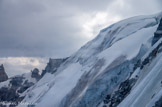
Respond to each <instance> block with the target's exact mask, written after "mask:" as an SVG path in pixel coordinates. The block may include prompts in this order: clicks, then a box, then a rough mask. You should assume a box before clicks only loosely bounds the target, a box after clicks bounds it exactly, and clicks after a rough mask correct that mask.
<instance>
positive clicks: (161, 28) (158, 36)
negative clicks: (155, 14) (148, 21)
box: [152, 19, 162, 45]
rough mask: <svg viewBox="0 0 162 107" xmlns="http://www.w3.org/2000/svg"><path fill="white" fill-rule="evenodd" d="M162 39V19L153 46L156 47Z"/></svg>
mask: <svg viewBox="0 0 162 107" xmlns="http://www.w3.org/2000/svg"><path fill="white" fill-rule="evenodd" d="M160 38H162V19H161V20H160V24H159V26H158V28H157V31H156V32H155V34H154V38H153V41H152V45H154V44H155V43H156V42H157V41H158V40H159V39H160Z"/></svg>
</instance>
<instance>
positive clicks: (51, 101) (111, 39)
mask: <svg viewBox="0 0 162 107" xmlns="http://www.w3.org/2000/svg"><path fill="white" fill-rule="evenodd" d="M161 16H162V13H160V14H156V15H152V16H139V17H134V18H129V19H126V20H123V21H120V22H118V23H116V24H113V25H111V26H109V27H107V28H105V29H103V30H101V32H100V33H99V34H98V36H97V37H96V38H94V39H93V40H92V41H90V42H88V43H87V44H86V45H84V46H83V47H81V49H80V50H78V51H77V52H76V53H74V54H73V55H72V56H70V57H69V58H68V59H67V60H66V61H65V62H64V63H62V64H61V65H60V67H59V68H58V69H57V71H56V72H55V73H54V74H50V73H46V74H45V75H44V76H43V77H42V79H41V80H40V81H39V82H37V83H36V84H35V85H34V86H32V87H31V88H29V89H28V90H27V91H26V92H25V93H24V95H26V97H25V99H24V101H25V102H31V103H33V104H35V106H36V107H62V106H61V105H64V106H65V107H69V106H78V107H79V106H80V107H81V105H79V104H81V103H79V102H83V101H84V100H85V99H84V96H86V94H87V93H89V91H90V89H91V88H92V87H91V86H94V85H95V81H97V80H99V79H102V78H101V77H102V75H103V74H104V73H106V72H108V69H110V66H111V65H112V64H113V68H115V67H116V66H118V69H117V70H119V71H120V68H121V69H126V68H122V66H119V65H117V64H116V63H117V62H116V61H118V59H120V61H119V62H121V63H123V66H124V67H127V66H125V65H124V64H125V63H126V64H128V62H127V61H130V60H132V59H134V58H136V57H137V55H138V54H139V51H140V49H141V46H142V45H145V46H147V47H146V48H147V49H149V48H150V47H151V41H150V40H151V39H152V38H153V36H154V32H155V31H156V29H157V26H158V24H159V20H160V18H161ZM120 57H122V58H120ZM160 61H161V60H159V61H158V62H157V63H159V64H158V65H157V67H160V66H161V63H160ZM124 62H125V63H124ZM114 63H115V64H114ZM107 68H108V69H107ZM114 70H115V69H114ZM127 70H128V69H127ZM153 70H157V68H154V69H153ZM112 71H113V70H112ZM113 72H115V71H113ZM116 72H118V71H116ZM152 72H153V71H152ZM152 72H150V73H152ZM159 73H160V72H159ZM111 74H112V75H111ZM117 74H118V73H110V75H108V77H107V78H109V79H111V78H114V76H116V75H117ZM127 75H129V72H125V74H124V75H122V74H120V75H119V74H118V76H119V77H120V78H119V79H121V78H122V80H123V79H124V78H125V79H126V77H127ZM150 75H151V74H150ZM156 75H157V77H158V78H159V76H158V72H157V73H156ZM160 75H161V74H160ZM148 76H149V75H148ZM103 80H104V79H103ZM117 81H118V82H117V83H113V84H114V86H115V87H112V88H111V90H113V89H115V88H116V86H118V84H119V80H118V78H117ZM150 81H152V84H153V83H154V81H155V78H153V79H152V80H150ZM121 82H122V81H121ZM145 82H147V81H144V82H143V83H145ZM103 83H104V82H103ZM141 84H142V83H141ZM103 86H104V84H103ZM104 87H106V84H105V86H104ZM148 87H151V86H148ZM101 88H102V87H99V89H101ZM100 91H101V93H102V92H105V90H102V89H101V90H100ZM137 91H138V90H137ZM73 92H75V94H74V93H73ZM107 92H109V90H107ZM102 94H103V95H105V94H106V93H102ZM144 94H145V93H143V94H141V95H144ZM95 95H96V97H95V98H96V99H95V100H96V102H94V105H95V106H97V104H98V103H99V102H100V101H98V96H97V94H96V93H94V96H95ZM139 97H140V96H139ZM149 97H150V95H149ZM141 98H142V97H140V98H139V100H141ZM72 99H75V100H72ZM91 102H92V101H91ZM62 103H64V104H62ZM141 103H142V102H141ZM71 104H73V105H71ZM77 104H78V105H77ZM82 104H83V103H82ZM133 104H134V105H135V104H136V102H134V103H133ZM19 106H22V105H19ZM24 106H25V105H24ZM85 107H91V105H90V104H86V106H85ZM121 107H127V106H121Z"/></svg>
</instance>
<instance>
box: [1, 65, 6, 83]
mask: <svg viewBox="0 0 162 107" xmlns="http://www.w3.org/2000/svg"><path fill="white" fill-rule="evenodd" d="M7 79H8V76H7V74H6V72H5V69H4V67H3V64H2V65H1V66H0V82H3V81H6V80H7Z"/></svg>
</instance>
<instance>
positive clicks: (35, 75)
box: [31, 68, 41, 80]
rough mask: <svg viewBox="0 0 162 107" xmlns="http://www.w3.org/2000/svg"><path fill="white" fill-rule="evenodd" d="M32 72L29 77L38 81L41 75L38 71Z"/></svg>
mask: <svg viewBox="0 0 162 107" xmlns="http://www.w3.org/2000/svg"><path fill="white" fill-rule="evenodd" d="M31 72H32V75H31V77H32V78H35V79H37V80H39V79H40V78H41V75H40V74H39V69H37V68H35V69H34V70H33V71H31Z"/></svg>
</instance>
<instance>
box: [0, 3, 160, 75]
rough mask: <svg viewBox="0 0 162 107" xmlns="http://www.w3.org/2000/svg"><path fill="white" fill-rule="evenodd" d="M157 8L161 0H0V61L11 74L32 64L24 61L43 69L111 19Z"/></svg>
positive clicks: (152, 12) (118, 18)
mask: <svg viewBox="0 0 162 107" xmlns="http://www.w3.org/2000/svg"><path fill="white" fill-rule="evenodd" d="M160 11H162V0H149V1H148V0H0V63H5V65H6V69H7V70H8V72H11V70H10V69H11V67H15V68H12V70H13V69H15V70H13V71H12V74H17V73H18V71H19V72H20V71H21V72H23V71H27V70H29V71H30V69H33V67H35V66H34V64H33V63H31V64H29V63H27V65H26V64H24V66H23V67H22V62H23V61H26V62H30V61H31V62H32V61H33V60H34V61H36V62H38V64H37V66H36V67H39V66H41V67H42V68H43V67H44V66H45V64H46V62H47V58H49V57H52V58H60V57H67V56H69V55H71V54H72V53H73V52H75V51H76V50H78V49H79V48H80V47H81V46H82V45H83V44H85V43H86V42H87V41H89V40H91V39H93V38H94V37H95V36H96V35H97V33H98V32H99V31H100V30H101V29H102V28H104V27H106V26H108V25H110V24H112V23H114V22H117V21H119V20H122V19H125V18H128V17H132V16H136V15H145V14H154V13H158V12H160ZM44 57H46V58H44ZM31 59H32V60H31ZM13 60H15V61H13ZM4 61H5V62H4ZM44 62H45V63H44ZM23 63H24V62H23ZM43 63H44V65H43ZM5 65H4V66H5ZM11 65H12V66H11ZM29 65H30V66H29Z"/></svg>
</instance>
